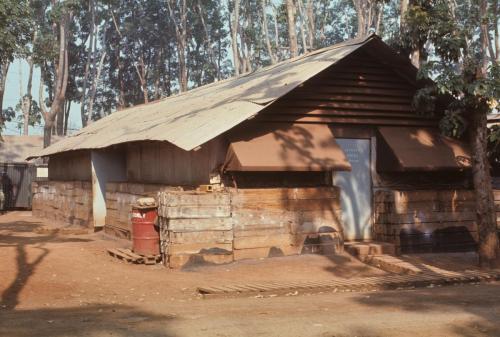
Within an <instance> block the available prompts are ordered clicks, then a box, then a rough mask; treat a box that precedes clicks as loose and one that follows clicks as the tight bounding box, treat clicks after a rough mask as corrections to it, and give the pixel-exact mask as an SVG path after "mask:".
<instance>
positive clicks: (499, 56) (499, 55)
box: [492, 0, 500, 64]
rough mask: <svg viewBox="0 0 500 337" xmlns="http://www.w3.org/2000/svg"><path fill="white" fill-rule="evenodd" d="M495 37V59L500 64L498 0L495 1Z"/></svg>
mask: <svg viewBox="0 0 500 337" xmlns="http://www.w3.org/2000/svg"><path fill="white" fill-rule="evenodd" d="M492 6H493V32H494V35H493V39H494V42H493V43H494V45H495V57H496V58H495V61H496V62H497V63H498V64H500V34H499V32H498V25H499V24H500V22H499V18H498V17H499V15H498V0H494V1H493V4H492Z"/></svg>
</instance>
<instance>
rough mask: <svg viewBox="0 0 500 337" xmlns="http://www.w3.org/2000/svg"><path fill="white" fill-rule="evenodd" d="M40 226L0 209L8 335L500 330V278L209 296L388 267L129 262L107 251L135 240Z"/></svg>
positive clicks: (291, 261) (329, 262) (0, 288)
mask: <svg viewBox="0 0 500 337" xmlns="http://www.w3.org/2000/svg"><path fill="white" fill-rule="evenodd" d="M42 226H44V223H43V222H41V221H39V220H37V219H35V218H33V217H31V214H30V213H28V212H11V213H8V214H6V215H2V216H0V294H1V300H0V336H9V337H10V336H13V337H17V336H54V337H62V336H95V337H103V336H155V337H156V336H325V337H326V336H328V337H333V336H359V337H361V336H500V284H499V283H489V284H480V285H467V286H453V287H443V288H439V287H436V288H426V289H419V290H411V291H409V290H406V291H386V292H370V293H342V294H339V293H323V294H315V295H302V294H299V295H298V296H276V297H266V298H255V297H250V298H235V299H200V298H199V297H198V296H197V295H196V293H195V289H196V287H197V286H202V285H216V284H224V283H235V282H251V281H292V280H311V279H313V280H321V279H333V278H352V277H363V276H374V275H384V274H385V272H383V271H381V270H378V269H375V268H372V267H369V266H366V265H364V264H362V263H360V262H359V261H357V260H355V259H351V258H349V257H348V256H346V255H339V256H336V257H334V258H327V257H323V256H317V255H305V256H296V257H283V258H274V259H266V260H258V261H241V262H238V263H233V264H229V265H224V266H206V267H197V268H191V269H189V270H183V271H174V270H168V269H166V268H164V267H162V266H159V265H157V266H144V265H128V264H125V263H121V262H118V261H117V260H115V259H113V258H111V257H110V256H108V255H107V254H106V248H112V247H125V246H127V245H129V242H128V241H125V240H117V239H115V238H113V237H110V236H107V235H105V234H102V233H95V234H85V235H56V234H37V233H35V231H36V230H37V229H39V228H41V227H42ZM431 260H432V259H431ZM455 260H456V258H455ZM426 262H428V260H426ZM457 265H458V264H457Z"/></svg>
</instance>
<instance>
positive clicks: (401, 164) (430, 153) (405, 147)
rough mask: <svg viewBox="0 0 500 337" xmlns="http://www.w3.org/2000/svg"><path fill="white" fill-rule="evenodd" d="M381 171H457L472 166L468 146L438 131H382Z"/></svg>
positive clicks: (381, 129) (401, 129)
mask: <svg viewBox="0 0 500 337" xmlns="http://www.w3.org/2000/svg"><path fill="white" fill-rule="evenodd" d="M378 130H379V133H380V137H378V138H377V170H378V171H382V172H383V171H436V170H458V169H464V168H469V167H470V166H471V154H470V151H469V149H468V147H467V145H466V144H464V143H462V142H460V141H458V140H455V139H451V138H448V137H444V136H442V135H441V134H440V133H439V130H438V129H433V128H418V127H380V128H379V129H378Z"/></svg>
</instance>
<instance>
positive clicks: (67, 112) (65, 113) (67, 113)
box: [63, 100, 71, 136]
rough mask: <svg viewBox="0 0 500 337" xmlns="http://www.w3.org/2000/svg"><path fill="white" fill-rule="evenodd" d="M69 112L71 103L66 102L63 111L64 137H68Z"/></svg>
mask: <svg viewBox="0 0 500 337" xmlns="http://www.w3.org/2000/svg"><path fill="white" fill-rule="evenodd" d="M70 110H71V101H70V100H68V101H66V107H65V109H64V131H63V134H64V135H65V136H67V135H68V122H69V112H70Z"/></svg>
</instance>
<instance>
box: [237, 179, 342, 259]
mask: <svg viewBox="0 0 500 337" xmlns="http://www.w3.org/2000/svg"><path fill="white" fill-rule="evenodd" d="M231 194H232V212H233V214H232V216H233V221H234V259H235V260H241V259H246V258H263V257H272V256H284V255H295V254H302V253H320V254H332V253H334V252H335V251H338V250H339V249H341V246H342V243H341V237H342V235H341V233H342V226H341V224H340V214H341V211H340V201H339V190H338V188H336V187H315V188H261V189H232V190H231Z"/></svg>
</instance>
